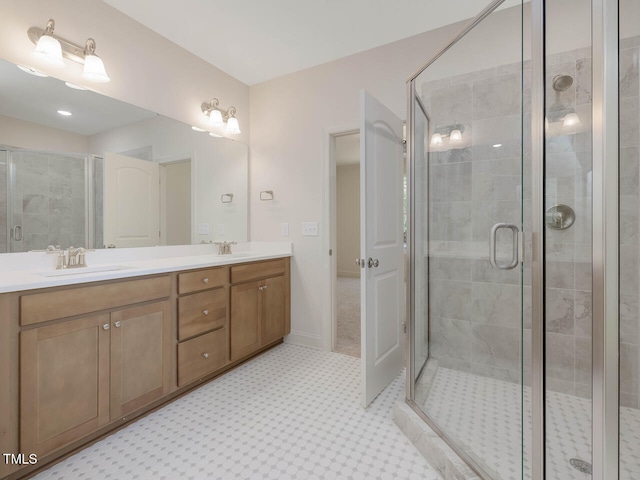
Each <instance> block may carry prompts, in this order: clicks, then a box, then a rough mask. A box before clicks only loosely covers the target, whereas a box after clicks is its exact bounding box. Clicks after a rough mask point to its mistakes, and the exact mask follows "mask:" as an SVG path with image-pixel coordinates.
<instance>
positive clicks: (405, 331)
mask: <svg viewBox="0 0 640 480" xmlns="http://www.w3.org/2000/svg"><path fill="white" fill-rule="evenodd" d="M402 330H404V333H407V322H402Z"/></svg>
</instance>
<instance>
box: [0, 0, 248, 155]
mask: <svg viewBox="0 0 640 480" xmlns="http://www.w3.org/2000/svg"><path fill="white" fill-rule="evenodd" d="M49 18H53V19H54V20H55V21H56V29H55V33H56V34H58V35H59V36H61V37H63V38H65V39H67V40H70V41H72V42H74V43H76V44H80V45H84V42H85V40H86V39H87V38H88V37H92V38H94V39H95V41H96V45H97V48H96V52H97V54H98V55H99V56H100V57H101V58H102V59H103V61H104V63H105V66H106V68H107V72H108V74H109V76H110V77H111V82H110V83H106V84H91V85H90V87H91V89H92V90H95V91H96V92H99V93H103V94H105V95H107V96H109V97H113V98H116V99H118V100H122V101H124V102H127V103H130V104H132V105H136V106H139V107H142V108H146V109H147V110H151V111H154V112H157V113H161V114H163V115H166V116H168V117H171V118H175V119H176V120H180V121H182V122H185V123H187V124H190V125H200V126H204V124H205V120H206V118H205V117H204V116H203V115H202V113H201V112H200V104H201V103H202V102H204V101H208V100H210V99H211V98H212V97H217V98H218V99H220V103H221V105H222V106H225V107H228V106H230V105H234V106H235V107H236V108H237V110H238V115H237V117H238V120H239V122H240V128H241V129H242V134H240V135H237V136H234V138H235V139H237V140H240V141H242V142H244V143H249V88H248V87H247V86H246V85H245V84H243V83H242V82H240V81H238V80H236V79H234V78H233V77H231V76H229V75H227V74H226V73H224V72H223V71H222V70H220V69H218V68H216V67H214V66H212V65H210V64H208V63H206V62H205V61H204V60H202V59H200V58H198V57H196V56H195V55H193V54H191V53H189V52H187V51H186V50H184V49H183V48H181V47H179V46H177V45H175V44H174V43H172V42H170V41H169V40H167V39H165V38H164V37H161V36H160V35H158V34H156V33H155V32H153V31H151V30H150V29H148V28H146V27H144V26H142V25H140V24H139V23H137V22H136V21H134V20H132V19H131V18H129V17H127V16H126V15H124V14H122V13H120V12H119V11H118V10H116V9H114V8H112V7H110V6H109V5H107V4H106V3H103V2H101V1H100V0H64V1H62V0H57V1H51V0H20V1H15V0H0V58H3V59H5V60H8V61H10V62H13V63H16V64H29V65H32V66H36V65H35V64H34V62H32V60H31V57H30V53H31V51H32V50H33V44H32V43H31V41H30V40H29V38H28V36H27V30H28V29H29V27H32V26H37V27H40V28H44V26H45V24H46V22H47V20H48V19H49ZM176 28H188V26H186V25H176ZM203 35H204V34H203ZM65 62H66V64H67V66H66V68H64V69H52V68H46V67H43V66H41V65H37V68H38V69H39V70H42V71H43V72H45V73H48V74H50V75H52V76H54V77H57V78H60V79H62V80H66V81H70V82H73V83H77V84H81V85H86V84H87V82H85V81H84V80H82V79H81V78H80V74H81V72H82V66H81V65H79V64H76V63H74V62H71V61H68V60H66V61H65Z"/></svg>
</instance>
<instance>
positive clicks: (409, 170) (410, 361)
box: [405, 81, 416, 402]
mask: <svg viewBox="0 0 640 480" xmlns="http://www.w3.org/2000/svg"><path fill="white" fill-rule="evenodd" d="M415 98H416V85H415V82H413V81H411V82H407V129H406V138H407V143H406V145H407V155H406V159H405V162H406V169H405V170H406V176H407V200H408V202H409V205H407V216H408V222H407V236H406V243H407V252H409V258H408V261H407V262H406V265H408V270H409V271H408V272H407V292H406V293H407V294H406V302H407V305H406V309H405V311H406V312H407V313H406V314H407V315H408V317H409V318H408V319H407V320H408V321H407V322H406V323H405V325H406V328H407V331H406V335H405V351H406V352H408V353H409V354H408V355H407V357H408V358H407V371H406V373H407V377H406V384H405V387H406V401H407V402H410V401H413V399H414V398H415V356H416V352H415V346H414V345H415V344H414V341H415V338H414V337H415V328H414V322H415V318H416V312H415V302H412V301H411V299H412V297H413V286H414V285H415V279H414V275H415V268H414V267H413V265H414V262H415V258H416V257H415V252H414V249H415V247H414V244H415V242H414V241H413V232H414V231H415V230H414V228H415V215H414V212H415V193H414V192H415V188H414V182H415V178H414V176H415V175H414V172H415V158H416V152H415V135H414V134H413V127H414V125H413V124H414V115H415V108H414V105H415Z"/></svg>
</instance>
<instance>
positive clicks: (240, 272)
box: [231, 258, 287, 283]
mask: <svg viewBox="0 0 640 480" xmlns="http://www.w3.org/2000/svg"><path fill="white" fill-rule="evenodd" d="M286 261H287V259H284V258H279V259H278V260H269V261H267V262H256V263H246V264H244V265H238V266H233V267H231V283H240V282H248V281H251V280H258V279H260V278H266V277H273V276H276V275H282V274H283V273H284V271H285V262H286Z"/></svg>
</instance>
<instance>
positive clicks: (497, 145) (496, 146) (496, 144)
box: [493, 143, 502, 148]
mask: <svg viewBox="0 0 640 480" xmlns="http://www.w3.org/2000/svg"><path fill="white" fill-rule="evenodd" d="M501 146H502V144H501V143H494V144H493V148H500V147H501Z"/></svg>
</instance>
